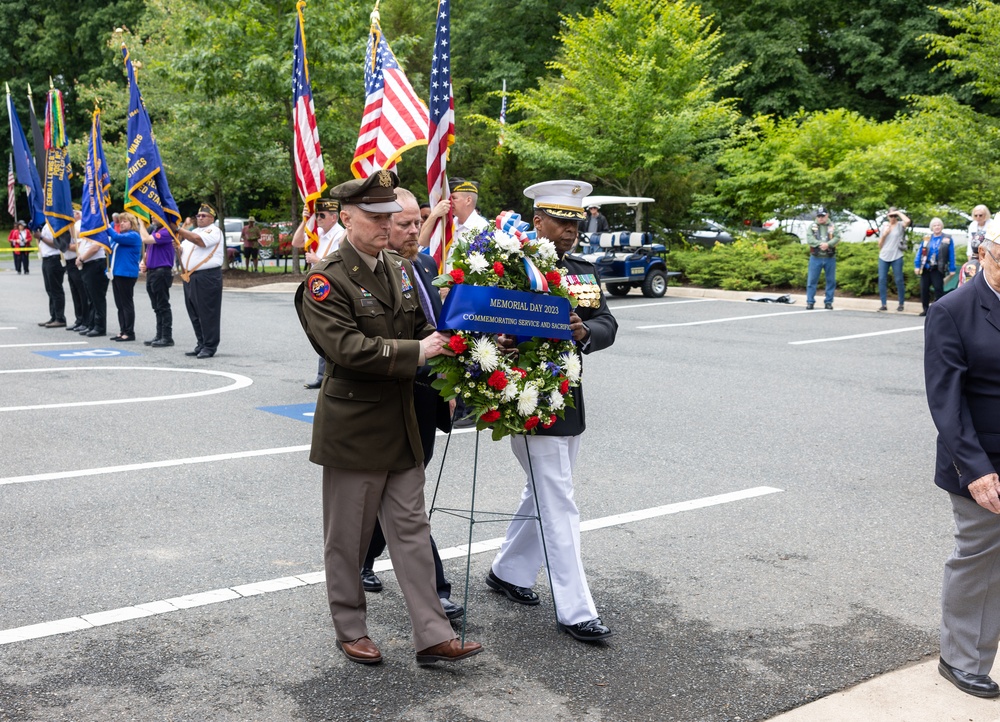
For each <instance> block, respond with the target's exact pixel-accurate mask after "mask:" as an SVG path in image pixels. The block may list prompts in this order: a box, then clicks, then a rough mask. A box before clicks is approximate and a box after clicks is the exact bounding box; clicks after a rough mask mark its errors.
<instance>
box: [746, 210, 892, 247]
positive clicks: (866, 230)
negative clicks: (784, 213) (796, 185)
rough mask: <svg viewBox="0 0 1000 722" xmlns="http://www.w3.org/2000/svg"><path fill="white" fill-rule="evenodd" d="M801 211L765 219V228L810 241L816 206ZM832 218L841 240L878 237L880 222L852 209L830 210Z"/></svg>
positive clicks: (854, 240) (804, 241)
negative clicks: (853, 211) (809, 236)
mask: <svg viewBox="0 0 1000 722" xmlns="http://www.w3.org/2000/svg"><path fill="white" fill-rule="evenodd" d="M797 210H798V211H799V212H798V213H796V214H795V215H792V216H789V217H787V218H771V219H770V220H767V221H764V230H766V231H772V232H773V231H777V230H783V231H785V232H786V233H792V234H794V235H796V236H798V237H799V240H800V241H802V242H803V243H808V242H809V240H808V234H809V228H810V226H812V224H813V223H815V222H816V207H809V208H804V209H801V208H800V209H797ZM830 219H831V220H832V221H833V224H834V226H836V228H837V230H838V231H840V240H841V241H845V242H847V243H863V242H864V241H867V240H871V239H872V238H876V237H877V235H878V228H879V226H878V224H877V223H875V222H874V221H869V220H867V219H865V218H862V217H861V216H859V215H858V214H856V213H852V212H851V211H846V210H842V211H830Z"/></svg>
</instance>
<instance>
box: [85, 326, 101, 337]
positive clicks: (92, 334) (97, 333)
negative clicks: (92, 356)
mask: <svg viewBox="0 0 1000 722" xmlns="http://www.w3.org/2000/svg"><path fill="white" fill-rule="evenodd" d="M104 333H105V332H104V331H98V330H97V329H96V328H95V329H93V330H91V331H88V332H87V333H86V334H85V335H86V336H88V337H89V338H97V337H98V336H103V335H104Z"/></svg>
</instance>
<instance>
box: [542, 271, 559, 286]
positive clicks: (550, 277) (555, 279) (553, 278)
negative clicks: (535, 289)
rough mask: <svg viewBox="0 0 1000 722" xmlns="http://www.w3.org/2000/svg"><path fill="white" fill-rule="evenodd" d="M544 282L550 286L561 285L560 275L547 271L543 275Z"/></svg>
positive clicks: (556, 272)
mask: <svg viewBox="0 0 1000 722" xmlns="http://www.w3.org/2000/svg"><path fill="white" fill-rule="evenodd" d="M545 280H546V281H548V282H549V285H550V286H558V285H560V284H561V283H562V274H561V273H559V271H549V272H548V273H546V274H545Z"/></svg>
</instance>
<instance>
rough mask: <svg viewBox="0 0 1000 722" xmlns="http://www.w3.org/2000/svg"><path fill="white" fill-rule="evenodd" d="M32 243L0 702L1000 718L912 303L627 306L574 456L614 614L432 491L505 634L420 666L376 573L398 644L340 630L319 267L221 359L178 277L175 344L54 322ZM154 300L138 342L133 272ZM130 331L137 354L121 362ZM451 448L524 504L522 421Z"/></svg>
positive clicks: (2, 494)
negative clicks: (364, 646)
mask: <svg viewBox="0 0 1000 722" xmlns="http://www.w3.org/2000/svg"><path fill="white" fill-rule="evenodd" d="M9 266H10V264H9V263H7V264H2V263H0V377H2V379H3V382H2V386H0V388H2V393H0V420H2V422H3V428H4V429H5V430H6V432H7V433H6V435H5V439H6V440H5V443H4V445H3V451H2V452H0V458H2V460H3V463H2V465H0V528H2V529H3V532H2V539H3V544H2V548H3V556H2V562H0V589H2V600H3V603H2V604H0V719H3V720H122V719H136V720H146V719H170V720H207V719H210V720H246V719H253V720H375V719H379V720H513V719H545V720H698V721H700V720H706V721H713V722H714V721H722V720H764V719H770V718H773V717H775V716H776V715H781V714H782V713H784V714H785V716H784V717H780V719H789V720H825V719H830V720H833V719H838V720H842V719H866V720H874V719H879V720H907V721H914V720H918V721H919V720H924V719H928V720H929V719H935V720H942V719H952V718H953V719H963V720H968V719H971V720H992V719H995V718H997V717H1000V713H997V711H996V710H997V708H996V706H995V703H994V702H984V701H981V700H973V699H972V698H970V697H968V696H966V695H964V694H961V693H960V692H958V691H957V690H954V689H953V688H951V687H950V686H949V685H947V684H946V683H945V682H944V680H943V679H941V678H940V677H936V672H934V664H936V656H937V624H938V615H939V611H938V596H939V592H940V578H941V569H942V565H943V562H944V559H945V558H946V556H947V554H948V553H949V551H950V548H951V533H952V522H951V514H950V507H949V504H948V500H947V498H946V495H945V493H944V492H941V491H940V490H938V489H937V488H936V487H934V485H933V483H932V478H931V473H932V468H933V448H934V444H933V440H934V429H933V425H932V423H931V421H930V418H929V415H928V412H927V409H926V403H925V400H924V395H923V379H922V346H923V334H922V332H921V325H922V319H919V318H916V317H915V315H914V314H913V313H911V312H908V313H904V314H896V313H894V312H889V313H874V309H875V307H876V306H877V304H875V303H873V302H871V301H856V302H847V301H842V300H841V299H838V300H837V302H836V304H835V306H836V310H835V311H834V312H827V311H811V312H806V311H805V309H804V304H803V302H802V300H801V297H798V298H797V299H796V300H797V301H798V302H797V303H793V304H791V305H782V304H765V303H748V302H746V301H745V300H743V299H744V298H745V297H746V296H749V295H755V294H735V295H734V294H725V293H717V294H712V296H713V297H699V296H698V295H693V294H696V293H697V292H690V293H688V292H682V291H680V290H676V289H671V290H670V292H669V293H668V295H667V297H666V298H664V299H645V298H642V297H641V296H639V295H632V296H629V297H627V298H624V299H612V301H611V303H612V306H613V308H614V311H615V314H616V317H617V318H618V320H619V324H620V329H619V335H618V340H617V342H616V344H615V345H614V346H613V347H612V348H611V349H608V350H606V351H603V352H599V353H596V354H593V355H590V356H588V357H587V358H586V359H585V370H584V379H585V389H586V395H587V413H588V417H587V421H588V429H587V432H586V434H585V436H584V440H583V445H582V450H581V454H580V458H579V461H578V466H577V469H576V472H575V480H576V490H577V494H576V499H577V503H578V505H579V507H580V509H581V513H582V518H583V520H584V522H585V523H584V531H583V551H584V564H585V567H586V569H587V574H588V578H589V580H590V584H591V589H592V592H593V595H594V598H595V601H596V603H597V606H598V609H599V610H600V612H601V614H602V616H603V618H604V620H605V622H606V623H608V624H609V626H611V627H612V629H613V630H614V631H615V636H614V637H613V638H611V640H609V642H608V643H607V644H605V645H601V646H588V645H585V644H582V643H579V642H577V641H575V640H573V639H571V638H570V637H569V636H568V635H566V634H563V633H560V632H558V631H557V630H556V628H555V621H554V616H553V611H552V606H551V597H550V596H549V594H548V589H547V584H546V582H545V578H544V573H542V574H540V575H539V578H538V584H537V586H536V590H537V591H538V592H539V594H540V595H541V597H542V604H541V605H539V606H538V607H531V608H527V607H519V606H515V605H513V604H511V603H510V602H508V601H506V600H505V599H504V598H503V597H501V596H500V595H498V594H496V593H493V592H491V591H489V590H488V589H487V588H486V587H485V585H484V584H483V578H484V576H485V574H486V572H487V571H488V569H489V563H490V560H491V559H492V555H493V553H494V552H493V551H492V550H493V549H495V547H496V545H497V543H498V542H497V540H498V539H499V538H500V537H502V536H503V532H504V525H505V522H504V521H502V520H500V518H499V517H496V518H497V521H489V519H490V518H491V517H490V516H489V515H487V514H480V515H479V517H478V518H477V523H475V524H474V525H473V527H472V531H471V538H472V541H473V542H474V544H473V547H472V552H473V553H472V554H471V556H468V557H467V555H466V553H465V545H467V543H468V541H469V539H470V528H469V524H468V522H467V520H466V519H464V518H462V517H461V516H459V515H452V514H448V513H445V512H443V511H436V512H435V513H434V515H433V518H432V528H433V532H434V536H435V539H436V540H437V542H438V546H439V547H440V548H441V549H442V552H443V554H444V556H445V557H446V561H445V568H446V572H447V574H448V576H449V577H450V579H451V580H452V582H453V584H454V585H455V591H454V592H453V598H454V599H457V600H458V601H460V602H461V601H464V600H465V576H466V568H467V564H468V568H469V571H470V585H469V589H468V599H467V601H468V604H467V606H468V610H469V613H468V618H467V628H466V634H467V636H468V638H470V639H475V640H476V641H480V642H482V643H483V644H484V647H485V650H484V652H483V654H480V655H479V656H477V657H475V658H473V659H471V660H468V661H467V662H463V663H460V664H456V665H452V666H445V665H437V666H436V667H430V668H422V667H419V666H417V665H416V663H415V661H414V659H413V649H412V645H411V642H410V632H409V622H408V619H407V616H406V611H405V605H404V603H403V600H402V596H401V594H400V592H399V588H398V585H397V584H396V583H395V579H394V577H393V574H392V572H391V570H385V571H382V572H381V574H382V577H383V580H384V582H385V586H386V589H385V591H383V592H382V593H380V594H377V595H370V596H369V607H368V617H369V625H370V630H371V634H372V637H373V638H374V639H375V641H376V642H377V643H378V644H379V645H380V647H381V648H382V651H383V654H384V655H385V657H386V661H385V663H383V664H382V665H379V666H377V667H362V666H359V665H354V664H351V663H350V662H348V661H347V660H345V659H344V657H343V656H342V655H341V653H340V652H338V651H337V649H336V648H335V646H334V634H333V629H332V624H331V623H330V619H329V614H328V611H327V606H326V601H325V594H324V589H323V585H322V583H321V579H322V575H321V572H322V557H321V521H320V519H321V516H320V503H319V502H320V489H319V480H320V471H319V469H318V467H316V466H314V465H312V464H310V463H309V461H308V452H307V451H306V450H305V449H306V448H307V446H308V444H309V439H310V432H311V427H310V419H309V417H308V416H307V414H308V413H309V409H310V405H311V404H313V403H314V402H315V392H311V391H307V390H306V389H303V388H302V383H303V382H304V381H307V380H309V379H311V378H312V376H313V375H314V373H315V363H316V358H315V355H314V352H313V351H312V349H311V348H310V346H309V344H308V342H307V341H306V339H305V337H304V335H303V334H302V332H301V329H300V328H299V325H298V321H297V319H296V317H295V313H294V309H293V308H292V303H291V293H290V289H291V288H293V287H294V286H292V285H288V286H284V287H281V286H279V287H274V288H265V289H258V290H256V291H226V293H225V296H224V301H223V324H222V343H221V345H220V347H219V351H218V354H217V355H216V356H215V357H214V358H212V359H209V360H206V361H198V360H194V359H190V358H188V357H185V356H184V355H183V352H184V351H186V350H189V347H192V348H193V346H194V337H193V333H192V332H191V329H190V325H189V323H188V321H187V318H186V314H185V311H184V306H183V296H182V293H181V288H180V283H179V282H178V283H176V284H175V285H174V287H173V289H172V303H173V308H174V315H175V333H174V338H175V340H176V341H177V342H178V345H177V346H175V347H174V348H170V349H151V348H148V347H145V346H143V345H142V344H141V343H133V344H115V343H114V342H112V341H108V340H104V339H82V338H81V337H79V336H77V335H76V334H70V333H67V332H66V331H64V330H61V329H42V328H39V327H38V326H37V325H36V322H38V321H43V320H45V317H46V316H47V313H46V309H47V304H46V298H45V293H44V290H43V288H42V283H41V277H40V275H38V276H36V275H35V274H32V275H31V276H28V277H24V276H17V275H15V274H14V273H13V272H12V271H11V270H10V269H9ZM109 306H110V307H111V308H110V309H109V310H110V314H109V315H110V316H111V317H112V318H113V317H114V305H113V302H110V299H109ZM136 306H137V309H138V313H139V317H138V321H137V324H136V332H137V334H138V335H139V337H140V338H145V337H146V336H150V335H151V334H152V329H153V316H152V312H151V311H150V309H149V305H148V301H147V299H146V297H145V295H144V291H143V289H142V286H141V284H140V285H139V286H137V288H136ZM915 310H917V309H916V307H915V306H914V308H913V309H912V311H915ZM114 330H115V328H114V324H113V323H110V322H109V329H108V333H109V335H111V334H112V333H113V332H114ZM95 341H97V342H99V343H94V342H95ZM120 347H126V350H128V351H129V352H132V353H134V354H136V355H135V356H120V355H110V354H111V353H112V352H116V353H117V352H120V351H121V350H123V349H122V348H120ZM42 352H55V354H54V355H57V356H58V355H59V354H76V355H72V356H65V355H64V356H63V357H61V358H55V357H53V354H50V355H43V353H42ZM206 372H211V373H206ZM446 442H447V450H446V449H445V444H446ZM442 459H443V471H441V473H440V476H441V483H440V487H439V489H438V495H437V498H436V504H437V506H438V507H444V508H455V509H464V508H468V507H469V506H470V504H471V497H472V492H473V487H472V470H473V468H475V469H476V470H477V472H476V478H475V506H476V508H477V510H479V511H480V512H489V511H495V512H509V511H511V510H513V508H514V507H515V506H516V504H517V499H518V496H519V493H520V487H521V485H522V483H523V480H522V478H521V476H520V472H519V468H518V467H517V464H516V462H515V461H514V459H513V457H512V455H511V453H510V450H509V448H508V445H507V444H505V443H503V442H499V443H494V442H492V441H490V440H489V438H488V436H487V435H485V434H483V435H479V436H478V437H477V435H476V434H475V433H457V434H454V435H453V436H452V437H451V438H450V439H446V438H444V437H442V438H439V440H438V446H437V450H436V454H435V459H434V460H433V461H432V463H431V465H430V467H429V470H428V491H427V494H428V498H430V497H431V495H432V493H433V491H434V482H435V481H436V479H437V478H438V474H439V470H441V469H442ZM477 461H478V463H476V462H477ZM388 565H389V560H388V558H385V559H383V560H381V561H380V563H379V566H380V567H381V568H385V567H387V566H388ZM817 700H819V701H817ZM852 705H853V706H852ZM963 705H969V706H968V708H966V707H964V706H963ZM934 710H948V711H949V712H948V714H953V715H957V716H952V717H947V716H941V714H936V716H927V715H928V714H933V713H934ZM823 715H825V716H823ZM838 715H839V716H838Z"/></svg>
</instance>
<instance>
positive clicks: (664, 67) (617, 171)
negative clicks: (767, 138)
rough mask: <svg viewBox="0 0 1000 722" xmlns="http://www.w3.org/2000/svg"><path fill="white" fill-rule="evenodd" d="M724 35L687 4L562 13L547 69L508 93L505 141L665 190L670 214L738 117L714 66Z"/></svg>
mask: <svg viewBox="0 0 1000 722" xmlns="http://www.w3.org/2000/svg"><path fill="white" fill-rule="evenodd" d="M720 41H721V37H720V35H719V34H718V33H717V32H714V31H712V30H711V28H710V27H709V22H708V20H707V19H705V18H703V17H702V16H701V13H700V10H699V9H698V6H696V5H693V4H691V3H687V2H683V1H681V2H672V1H669V0H638V1H636V0H607V2H606V3H605V4H604V5H602V6H601V7H600V8H598V9H596V10H594V12H593V13H592V14H591V15H589V16H580V15H578V16H575V17H568V18H564V28H563V30H562V32H561V33H560V35H559V42H560V43H561V46H560V49H559V52H558V54H557V56H556V59H555V60H554V61H553V62H551V63H550V64H549V69H550V70H551V71H552V73H551V74H550V75H549V76H548V77H546V78H543V79H542V80H541V81H540V83H539V86H538V88H534V89H529V90H526V91H522V92H515V93H513V94H512V95H511V109H512V110H513V111H515V112H519V113H522V114H523V117H522V119H521V120H519V121H518V122H516V123H513V124H510V125H508V126H507V131H506V133H505V138H506V145H505V148H509V149H510V152H512V153H514V154H515V155H517V156H519V158H520V159H521V161H522V162H524V163H525V164H526V165H528V166H529V167H532V168H536V169H540V170H547V171H549V172H552V173H559V174H560V175H562V174H570V175H575V176H578V177H582V178H583V179H585V180H589V181H593V182H594V183H595V185H596V186H597V188H598V189H599V190H600V189H607V190H612V191H617V192H619V193H622V194H625V195H654V196H655V195H660V196H667V198H666V201H667V202H666V203H661V205H660V206H659V207H660V209H661V211H663V212H664V215H665V216H666V217H668V218H669V217H674V218H676V217H678V216H680V215H682V214H683V212H684V210H686V200H687V198H686V196H687V195H688V194H690V193H691V192H692V191H693V189H695V188H697V187H698V185H699V184H700V182H702V181H703V179H704V177H705V175H706V174H707V173H709V172H710V170H711V169H710V166H709V163H708V161H709V159H710V158H711V156H712V154H713V152H714V151H716V150H717V148H718V147H719V143H720V141H721V139H722V138H724V137H725V136H726V134H727V133H729V132H730V130H731V129H732V128H733V126H734V124H735V122H736V120H737V114H736V112H735V110H734V109H733V107H732V103H731V102H730V101H726V100H722V101H719V100H716V96H717V95H718V94H719V93H720V92H721V90H722V89H723V88H724V87H725V85H726V83H727V82H728V81H729V80H730V79H731V77H732V76H733V74H734V72H735V70H736V69H734V68H732V67H723V66H720V64H719V63H718V55H719V53H718V50H719V44H720ZM478 120H479V121H480V122H482V123H484V124H487V125H488V126H489V127H492V128H493V129H494V131H495V132H496V131H499V126H498V124H497V122H496V121H495V120H494V119H492V118H487V117H484V116H479V117H478ZM660 200H664V198H662V197H661V198H660ZM637 223H641V219H637Z"/></svg>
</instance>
